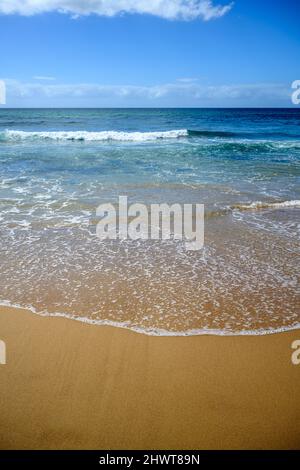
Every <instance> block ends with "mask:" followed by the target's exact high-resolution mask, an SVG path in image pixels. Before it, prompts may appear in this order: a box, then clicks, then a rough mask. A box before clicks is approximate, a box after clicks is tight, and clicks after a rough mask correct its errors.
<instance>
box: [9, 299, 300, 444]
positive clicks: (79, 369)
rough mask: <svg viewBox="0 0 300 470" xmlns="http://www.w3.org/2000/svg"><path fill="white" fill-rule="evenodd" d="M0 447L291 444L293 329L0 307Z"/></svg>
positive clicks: (295, 404)
mask: <svg viewBox="0 0 300 470" xmlns="http://www.w3.org/2000/svg"><path fill="white" fill-rule="evenodd" d="M0 339H1V340H2V341H5V344H6V349H7V351H6V352H7V363H6V365H0V377H1V391H0V406H1V413H0V416H1V418H0V420H1V433H0V448H1V449H148V450H149V449H162V448H164V449H297V448H300V429H299V421H300V404H299V390H300V366H296V365H293V364H292V362H291V355H292V352H293V350H292V348H291V344H292V342H293V341H294V340H296V339H300V330H293V331H290V332H284V333H276V334H272V335H266V336H223V337H222V336H212V335H207V336H206V335H200V336H189V337H174V336H173V337H160V336H147V335H143V334H139V333H136V332H132V331H128V330H125V329H120V328H115V327H109V326H96V325H89V324H83V323H81V322H76V321H69V320H68V319H65V318H53V317H42V316H39V315H34V314H32V313H31V312H28V311H26V310H21V309H14V308H10V307H0Z"/></svg>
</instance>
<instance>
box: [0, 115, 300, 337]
mask: <svg viewBox="0 0 300 470" xmlns="http://www.w3.org/2000/svg"><path fill="white" fill-rule="evenodd" d="M299 157H300V110H298V109H274V110H272V109H265V110H264V109H239V110H230V109H222V110H217V109H214V110H213V109H164V110H162V109H138V110H134V109H132V110H126V109H111V110H110V109H92V110H88V109H86V110H85V109H72V110H71V109H54V110H50V109H49V110H41V109H39V110H33V109H32V110H31V109H26V110H21V109H11V110H6V109H2V110H0V178H1V179H0V207H1V212H0V221H1V227H0V236H1V238H0V254H1V262H2V266H1V268H2V269H1V274H0V301H1V302H2V303H10V304H13V305H20V306H27V307H30V308H31V309H32V310H34V311H36V312H38V313H41V314H58V315H65V316H68V317H71V318H76V319H81V320H83V321H91V322H94V323H99V324H103V323H108V324H115V325H118V326H124V327H128V328H132V329H135V330H138V331H143V332H148V333H152V334H197V333H203V332H214V333H219V334H226V333H231V334H232V333H262V332H268V331H275V330H278V329H285V328H290V327H295V326H297V325H298V324H299V320H300V318H299V317H300V315H299V291H298V271H299V269H298V266H299V258H298V256H299V212H300V185H299V176H300V166H299V161H300V158H299ZM119 195H127V196H128V198H129V203H130V202H142V203H145V204H147V205H150V204H151V203H153V202H167V203H171V202H179V203H191V202H193V203H204V204H205V214H206V219H205V222H206V225H205V245H204V249H203V250H201V251H199V252H197V253H188V252H186V250H185V249H184V246H183V244H181V243H180V242H176V241H174V240H173V241H172V240H170V241H164V242H162V241H156V242H151V241H147V242H144V241H143V242H142V241H140V242H133V241H128V242H122V243H120V242H112V241H100V240H99V239H97V237H96V236H95V224H96V222H97V218H96V207H97V206H98V205H99V204H101V203H104V202H116V201H117V199H118V196H119Z"/></svg>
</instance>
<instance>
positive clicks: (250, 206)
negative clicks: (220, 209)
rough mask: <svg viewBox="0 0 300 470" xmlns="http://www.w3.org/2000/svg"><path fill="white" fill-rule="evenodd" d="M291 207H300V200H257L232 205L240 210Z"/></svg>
mask: <svg viewBox="0 0 300 470" xmlns="http://www.w3.org/2000/svg"><path fill="white" fill-rule="evenodd" d="M291 207H299V208H300V200H297V199H295V200H292V201H282V202H262V201H255V202H251V203H250V204H236V205H234V206H232V209H238V210H244V211H245V210H256V209H284V208H291Z"/></svg>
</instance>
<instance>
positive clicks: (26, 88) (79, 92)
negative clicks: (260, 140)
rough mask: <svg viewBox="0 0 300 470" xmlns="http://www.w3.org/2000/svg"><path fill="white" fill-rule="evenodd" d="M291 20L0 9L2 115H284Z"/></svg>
mask: <svg viewBox="0 0 300 470" xmlns="http://www.w3.org/2000/svg"><path fill="white" fill-rule="evenodd" d="M58 10H64V12H59V11H58ZM299 18H300V2H299V1H298V0H287V1H283V0H235V2H234V3H233V4H232V3H230V0H229V1H227V0H214V1H213V2H210V1H208V0H102V2H101V1H100V0H99V1H98V0H93V1H92V0H85V1H83V0H82V1H80V0H40V1H39V0H36V1H35V2H34V1H33V0H22V1H21V0H18V1H17V0H9V2H8V1H7V0H0V43H1V44H2V45H3V44H5V47H4V48H3V46H2V48H1V49H2V51H1V60H0V78H1V79H4V80H5V83H6V86H7V106H8V107H10V106H12V107H14V106H20V107H21V106H29V107H30V106H32V107H35V106H50V107H51V106H75V107H76V106H86V107H89V106H153V107H156V106H212V107H215V106H217V107H222V106H229V107H231V106H291V101H290V94H291V90H290V87H291V83H292V81H294V80H296V79H300V67H299V55H300V28H299Z"/></svg>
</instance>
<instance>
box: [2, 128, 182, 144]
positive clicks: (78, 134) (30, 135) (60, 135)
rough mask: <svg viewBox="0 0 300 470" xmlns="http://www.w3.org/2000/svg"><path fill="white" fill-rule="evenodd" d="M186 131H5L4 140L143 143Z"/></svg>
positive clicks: (173, 136)
mask: <svg viewBox="0 0 300 470" xmlns="http://www.w3.org/2000/svg"><path fill="white" fill-rule="evenodd" d="M187 136H188V130H187V129H177V130H171V131H160V132H122V131H100V132H89V131H47V132H43V131H41V132H29V131H28V132H27V131H14V130H6V131H5V132H4V138H5V140H12V141H14V140H17V141H18V140H34V139H42V140H43V139H49V140H56V141H57V140H79V141H81V140H84V141H123V142H126V141H127V142H145V141H153V140H160V139H178V138H180V137H187Z"/></svg>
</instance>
